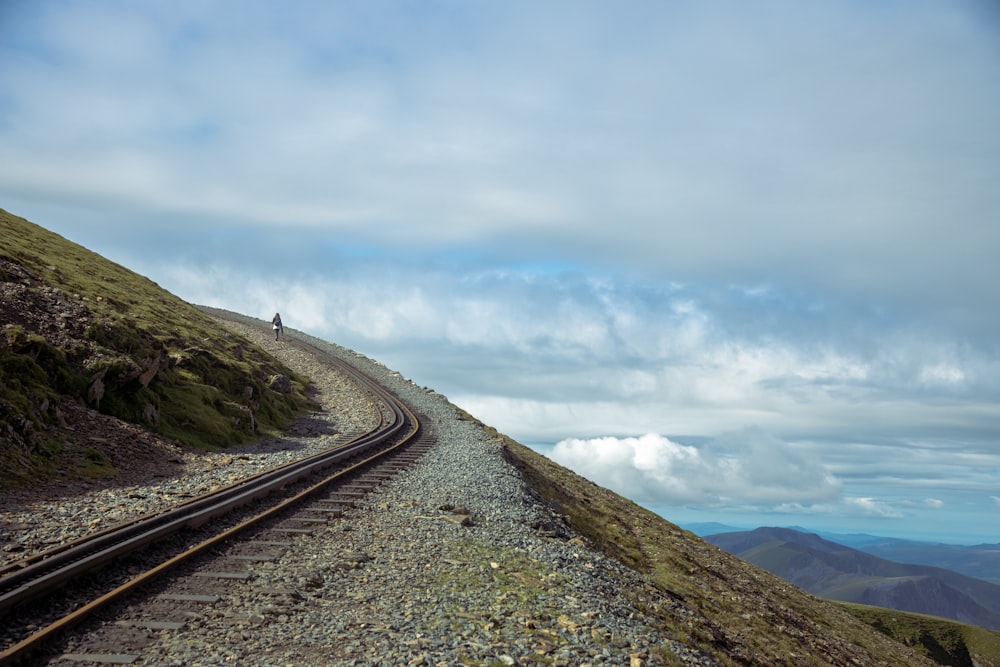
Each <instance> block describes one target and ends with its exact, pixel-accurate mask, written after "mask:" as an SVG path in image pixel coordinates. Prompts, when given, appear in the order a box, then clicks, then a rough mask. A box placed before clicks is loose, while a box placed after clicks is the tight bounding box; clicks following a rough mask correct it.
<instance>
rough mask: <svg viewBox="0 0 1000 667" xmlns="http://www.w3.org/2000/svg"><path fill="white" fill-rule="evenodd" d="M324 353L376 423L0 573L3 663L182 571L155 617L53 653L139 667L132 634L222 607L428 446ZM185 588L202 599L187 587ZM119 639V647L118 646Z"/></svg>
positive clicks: (366, 381)
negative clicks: (229, 587)
mask: <svg viewBox="0 0 1000 667" xmlns="http://www.w3.org/2000/svg"><path fill="white" fill-rule="evenodd" d="M289 342H290V344H295V345H299V346H302V347H311V346H309V345H308V344H306V343H304V342H302V341H289ZM314 352H315V353H316V354H322V353H321V352H319V351H317V350H314ZM326 358H327V359H328V360H329V362H330V363H333V364H336V365H337V366H339V367H340V370H342V371H343V372H344V373H346V374H348V375H349V376H350V377H352V378H353V379H354V381H355V382H356V383H357V385H358V387H359V390H360V391H362V392H365V393H366V394H368V395H369V397H370V400H371V401H372V403H373V405H376V406H378V407H377V410H378V412H379V414H381V418H380V420H379V424H378V425H377V426H376V427H375V428H373V429H372V430H371V431H369V432H368V433H364V434H360V435H358V436H356V437H354V438H353V439H351V440H350V441H349V442H347V443H346V444H343V445H340V446H338V447H336V448H334V449H331V450H328V451H325V452H322V453H320V454H316V455H314V456H311V457H308V458H304V459H301V460H298V461H295V462H293V463H290V464H287V465H285V466H281V467H279V468H275V469H273V470H270V471H267V472H264V473H260V474H258V475H255V476H254V477H251V478H249V479H246V480H243V481H241V482H238V483H236V484H233V485H231V486H228V487H226V488H224V489H221V490H219V491H216V492H213V493H211V494H206V495H204V496H200V497H198V498H194V499H192V500H189V501H187V502H185V503H183V504H181V505H177V506H175V507H173V508H171V509H169V510H167V511H165V512H162V513H160V514H156V515H154V516H148V517H144V518H141V519H138V520H135V521H131V522H128V523H125V524H122V525H119V526H116V527H113V528H110V529H107V530H105V531H102V532H100V533H97V534H94V535H89V536H87V537H85V538H83V539H79V540H76V541H74V542H72V543H69V544H66V545H61V546H59V547H57V548H54V549H50V550H48V551H46V552H43V553H39V554H35V555H33V556H30V557H28V558H25V559H22V560H21V561H18V562H17V563H14V564H11V565H8V566H5V567H4V568H2V569H0V622H2V623H3V624H5V625H7V626H8V627H12V626H14V625H16V624H18V623H22V624H23V630H22V631H21V632H20V633H19V634H18V635H17V639H15V640H13V641H10V642H8V643H7V645H3V646H0V665H7V664H22V663H25V662H28V661H38V660H48V659H51V658H52V657H53V656H52V655H51V651H52V647H53V646H54V645H58V644H59V643H60V642H61V641H62V640H63V638H65V637H66V636H67V634H68V633H69V632H70V631H71V629H72V628H74V627H75V626H78V625H79V624H81V623H83V622H85V621H86V620H87V619H88V618H91V617H93V616H94V615H95V614H97V613H98V612H99V611H100V610H102V609H107V608H109V607H110V606H112V605H120V604H122V601H123V600H125V599H128V598H132V599H135V598H137V596H138V598H139V599H142V596H143V595H148V594H149V592H150V591H151V590H153V589H155V588H156V587H157V586H160V587H161V588H162V582H163V581H165V580H166V578H167V577H168V575H170V576H173V574H174V573H177V572H179V571H184V570H188V572H187V574H186V575H185V576H184V577H183V579H184V580H185V581H188V583H187V584H181V585H180V589H179V590H180V591H181V592H176V593H164V592H162V591H161V592H159V593H157V594H156V596H155V600H156V605H159V606H161V607H163V609H161V610H160V612H150V613H148V614H144V613H140V614H139V615H140V616H144V615H145V616H148V617H147V618H144V619H140V621H141V622H140V624H139V627H140V630H139V631H138V632H135V631H132V630H125V629H123V630H122V631H121V632H116V633H114V636H115V640H114V641H111V642H107V641H105V642H103V643H98V645H97V646H98V650H97V651H95V652H89V653H82V654H81V653H71V654H67V655H60V656H55V657H59V658H60V662H59V664H63V665H65V664H71V663H73V662H77V663H79V664H97V663H103V664H109V663H111V664H128V663H130V662H132V661H135V660H137V659H138V658H139V655H140V654H138V653H135V652H129V651H134V650H135V646H137V645H138V643H141V642H137V641H136V639H137V638H138V637H142V636H147V635H148V633H149V632H151V631H157V630H161V629H176V628H177V627H179V626H178V625H177V624H178V623H181V624H183V622H184V619H185V618H187V617H189V616H190V615H191V614H196V613H197V611H196V609H192V606H193V607H197V606H199V605H204V604H208V603H211V602H216V601H217V599H218V596H217V595H216V594H214V593H212V592H210V591H212V590H214V589H215V588H217V587H218V585H219V584H220V582H222V583H225V584H232V583H233V582H245V581H249V580H251V579H252V576H253V575H252V571H251V570H250V569H249V568H247V567H246V565H247V564H252V563H254V562H258V561H260V560H267V559H272V558H275V557H277V555H278V554H280V552H281V551H282V550H284V549H288V548H293V547H294V542H295V540H296V539H302V538H304V537H307V536H309V535H312V534H313V532H314V529H315V527H316V526H317V525H321V524H324V523H327V522H329V521H330V520H333V519H336V518H337V517H339V516H341V515H342V514H343V512H344V511H345V510H346V509H347V508H349V507H351V506H352V505H353V503H354V502H356V500H357V499H358V498H360V497H361V496H362V495H363V494H365V493H367V492H369V491H371V490H372V489H374V488H375V487H376V486H377V485H378V484H379V483H380V482H381V481H384V480H385V479H388V478H390V477H391V476H392V475H394V474H395V473H397V472H399V471H400V470H402V469H405V468H406V467H407V466H408V465H410V464H411V463H412V462H414V461H415V460H417V459H418V458H419V456H420V454H422V453H423V452H424V451H426V449H427V448H429V447H430V445H431V443H432V436H431V434H429V433H427V432H426V428H425V427H422V426H421V421H420V419H419V418H418V417H417V415H415V414H414V413H413V412H412V411H410V410H409V408H407V407H406V406H405V405H404V404H403V403H402V402H401V401H399V400H398V399H397V398H396V397H395V396H394V395H393V394H392V393H391V392H389V391H387V390H386V389H384V388H383V387H381V386H380V385H378V384H377V383H375V382H374V381H373V380H371V379H370V378H368V377H367V376H365V375H364V374H362V373H361V372H359V371H358V370H356V369H355V368H353V367H352V366H350V365H348V364H346V363H345V362H342V361H340V360H337V359H335V358H331V357H328V356H327V357H326ZM220 553H224V554H227V555H226V564H225V566H224V568H223V569H222V570H220V569H219V568H218V567H217V566H215V565H212V562H213V561H214V560H216V558H215V557H217V556H218V555H219V554H220ZM210 556H212V557H211V558H210ZM123 562H125V564H124V565H123ZM234 563H236V564H239V563H243V564H244V567H243V568H239V567H234V565H233V564H234ZM123 572H125V574H123ZM190 581H194V582H196V583H194V584H191V583H190ZM174 587H175V588H176V585H175V586H174ZM188 588H189V589H191V590H196V591H199V592H184V590H185V589H188ZM78 589H83V590H87V591H88V593H87V594H86V595H87V596H89V599H88V600H86V601H84V602H74V600H78V599H79V597H80V593H79V591H78ZM206 591H208V592H206ZM164 603H166V604H165V606H164ZM156 605H154V606H156ZM157 616H162V618H157ZM25 618H27V619H30V620H28V621H27V622H25V621H24V620H23V619H25ZM144 633H145V634H144ZM116 642H117V643H118V644H121V646H114V645H113V644H115V643H116Z"/></svg>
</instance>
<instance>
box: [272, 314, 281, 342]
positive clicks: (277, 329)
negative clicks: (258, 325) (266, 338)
mask: <svg viewBox="0 0 1000 667" xmlns="http://www.w3.org/2000/svg"><path fill="white" fill-rule="evenodd" d="M271 328H272V329H274V340H278V334H280V333H282V332H283V331H284V328H283V327H282V326H281V313H275V314H274V318H273V319H272V320H271Z"/></svg>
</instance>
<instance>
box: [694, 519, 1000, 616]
mask: <svg viewBox="0 0 1000 667" xmlns="http://www.w3.org/2000/svg"><path fill="white" fill-rule="evenodd" d="M706 539H707V540H708V541H709V542H711V543H712V544H715V545H716V546H718V547H721V548H723V549H725V550H726V551H728V552H729V553H732V554H734V555H737V556H739V557H740V558H743V559H745V560H747V561H749V562H751V563H754V564H755V565H758V566H760V567H763V568H764V569H766V570H768V571H769V572H773V573H774V574H777V575H778V576H780V577H782V578H783V579H786V580H787V581H790V582H791V583H793V584H795V585H796V586H800V587H802V588H804V589H805V590H807V591H809V592H811V593H814V594H816V595H819V596H821V597H824V598H828V599H831V600H841V601H844V602H858V603H862V604H870V605H877V606H881V607H890V608H892V609H899V610H902V611H912V612H918V613H924V614H932V615H935V616H943V617H945V618H951V619H955V620H958V621H962V622H964V623H972V624H975V625H979V626H982V627H984V628H990V629H1000V586H997V585H996V584H992V583H990V582H987V581H983V580H981V579H975V578H972V577H968V576H965V575H963V574H959V573H957V572H952V571H950V570H945V569H942V568H936V567H930V566H926V565H907V564H901V563H896V562H893V561H889V560H885V559H883V558H878V557H877V556H872V555H870V554H866V553H864V552H862V551H858V550H856V549H851V548H850V547H846V546H843V545H841V544H837V543H835V542H830V541H829V540H825V539H823V538H821V537H819V536H818V535H814V534H809V533H802V532H799V531H796V530H791V529H788V528H758V529H757V530H753V531H746V532H735V533H722V534H719V535H712V536H709V537H708V538H706Z"/></svg>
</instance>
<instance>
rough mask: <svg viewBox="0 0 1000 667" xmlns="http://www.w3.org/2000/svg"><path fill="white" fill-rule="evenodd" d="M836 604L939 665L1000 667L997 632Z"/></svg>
mask: <svg viewBox="0 0 1000 667" xmlns="http://www.w3.org/2000/svg"><path fill="white" fill-rule="evenodd" d="M837 604H838V605H840V606H841V607H843V608H844V609H846V610H847V611H848V612H849V613H851V614H852V615H853V616H855V617H856V618H858V619H860V620H862V621H864V622H865V623H867V624H868V625H871V626H872V627H873V628H875V629H876V630H878V631H879V632H882V633H884V634H885V635H887V636H889V637H892V638H893V639H895V640H897V641H899V642H901V643H903V644H905V645H907V646H910V647H913V648H914V649H915V650H916V651H919V652H920V653H922V654H924V655H926V656H928V657H929V658H931V659H933V660H935V661H936V662H938V663H939V664H942V665H952V666H954V667H972V665H973V664H978V665H980V667H1000V632H995V631H993V630H986V629H984V628H980V627H978V626H975V625H967V624H965V623H959V622H958V621H953V620H950V619H946V618H939V617H936V616H927V615H925V614H914V613H910V612H905V611H897V610H895V609H886V608H884V607H872V606H869V605H862V604H855V603H851V602H838V603H837ZM973 661H974V662H973Z"/></svg>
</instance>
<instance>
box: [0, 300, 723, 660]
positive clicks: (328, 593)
mask: <svg viewBox="0 0 1000 667" xmlns="http://www.w3.org/2000/svg"><path fill="white" fill-rule="evenodd" d="M213 314H215V315H217V316H218V315H221V314H222V313H220V312H214V313H213ZM227 317H231V318H235V321H228V320H227V321H224V322H223V324H224V325H225V326H227V327H229V328H230V329H232V330H233V331H235V332H237V333H239V334H241V335H244V336H246V337H247V338H250V339H251V340H252V341H253V342H255V343H257V344H259V345H261V346H262V347H264V348H265V349H267V350H268V351H269V352H271V353H273V354H274V355H275V356H277V357H278V358H279V359H280V360H281V361H283V362H284V363H285V364H287V365H288V366H289V367H290V368H292V369H293V370H295V371H297V372H299V373H301V374H303V375H305V376H307V377H309V378H311V379H312V380H313V381H314V383H315V384H316V386H317V389H318V390H319V392H318V394H317V396H316V399H317V401H318V402H319V403H320V404H321V406H322V410H321V411H320V412H317V413H314V414H311V415H307V416H305V417H304V418H303V419H301V420H299V422H297V424H296V426H295V427H294V428H292V429H291V430H290V432H289V433H287V434H286V435H285V436H284V437H282V438H277V439H266V440H263V441H261V442H259V443H255V444H254V445H252V446H246V447H240V448H233V449H230V450H227V451H226V452H224V453H214V454H192V453H184V452H180V451H179V450H178V451H177V452H176V453H175V454H174V462H173V463H171V464H170V465H172V466H174V467H175V468H176V470H172V472H171V473H170V474H166V473H164V472H162V471H159V472H153V471H152V469H150V471H149V472H147V473H146V474H145V475H142V474H139V473H133V474H132V475H133V476H132V477H128V476H126V478H125V479H126V481H127V482H128V483H127V484H123V483H122V482H121V481H119V482H118V485H112V484H110V483H104V484H101V483H95V484H94V486H93V488H89V489H88V488H82V489H81V488H74V489H72V493H69V494H66V493H63V494H62V495H60V493H59V492H58V491H57V492H56V493H55V494H54V495H53V494H51V493H49V494H47V495H45V494H39V493H38V492H36V495H34V496H21V497H20V498H9V499H5V502H4V504H3V505H2V506H0V526H7V527H14V528H13V529H9V530H7V531H5V542H4V545H3V551H4V555H5V556H6V557H7V559H8V560H9V559H11V558H14V557H16V556H18V555H21V554H23V553H24V552H26V551H32V550H35V549H37V548H40V546H43V545H44V544H46V543H49V542H57V541H59V540H62V539H65V538H66V537H67V536H69V535H73V534H76V533H79V534H82V533H85V532H88V531H89V530H92V529H93V528H95V527H104V526H106V525H110V524H111V523H114V522H117V521H120V520H122V519H124V518H127V517H128V516H131V515H136V514H145V513H147V512H150V511H153V510H154V509H156V508H157V507H158V506H161V505H167V504H170V503H172V502H174V501H175V500H177V498H178V497H179V496H180V497H185V496H186V495H196V494H198V493H202V492H204V491H205V490H207V489H209V488H212V487H213V486H218V485H221V484H224V483H226V482H227V481H229V480H230V479H234V478H237V477H241V476H245V475H247V474H250V473H252V472H255V471H257V470H259V469H263V468H266V467H270V466H273V465H277V464H279V463H281V462H284V461H286V460H288V459H289V458H292V457H298V456H302V455H306V454H309V453H312V452H314V451H316V450H318V449H322V448H326V447H328V446H329V445H330V441H331V439H335V438H337V437H343V436H341V435H338V434H346V433H350V432H356V431H360V430H363V429H365V428H367V425H369V424H370V422H371V419H372V412H371V409H370V407H369V406H368V405H366V404H365V402H364V401H361V400H359V397H358V395H357V392H356V391H355V389H354V387H353V385H352V384H351V383H350V381H349V380H347V379H346V378H344V377H343V376H342V375H341V374H339V373H337V372H335V371H333V370H331V368H330V367H329V366H328V365H327V364H326V363H325V361H324V355H334V356H337V357H340V358H343V359H346V360H348V361H349V362H351V363H352V364H354V365H355V366H357V367H359V368H360V369H361V370H363V371H364V372H366V373H368V374H369V375H370V376H372V377H374V378H375V379H376V380H378V381H379V382H381V383H382V384H383V385H385V386H386V387H388V388H389V389H391V390H393V391H394V392H395V393H396V394H397V395H398V396H399V397H400V398H402V399H403V400H404V401H405V402H407V403H408V404H409V405H410V406H411V407H412V408H413V409H414V410H415V411H416V412H418V413H420V414H422V415H424V416H425V417H426V418H427V420H428V421H429V425H430V427H431V429H432V430H433V432H434V433H435V434H436V436H437V444H436V445H435V447H434V449H433V450H432V451H431V452H430V453H429V454H427V455H426V456H425V457H424V458H423V459H422V461H421V462H420V463H418V464H417V465H416V466H415V467H413V468H411V469H410V470H408V471H406V472H404V473H403V474H401V475H398V476H396V477H395V478H393V479H392V480H391V481H389V482H387V483H385V484H383V485H382V486H380V487H379V488H378V489H377V490H376V491H375V492H374V493H372V494H369V495H368V496H367V497H366V499H365V500H364V501H363V504H361V505H359V506H358V507H357V508H355V509H353V510H349V511H348V512H347V514H346V516H345V517H344V518H343V519H340V520H336V521H333V522H331V523H330V524H329V525H328V526H326V527H324V528H321V529H320V530H319V531H318V532H317V533H316V534H315V535H314V536H312V537H309V538H304V539H299V540H297V541H296V546H295V548H294V549H289V550H288V551H287V552H286V553H285V554H284V555H283V556H282V557H281V558H280V559H278V560H276V561H273V562H267V563H262V564H260V565H259V566H258V567H257V570H256V572H255V575H254V578H253V580H252V582H251V583H241V584H234V585H232V586H231V587H230V588H229V589H228V591H227V593H226V594H225V595H224V596H223V599H222V600H221V601H220V602H218V603H216V604H215V605H212V606H210V607H207V608H206V609H205V610H204V612H203V613H202V614H201V615H199V616H197V617H195V618H191V619H190V620H189V621H188V622H187V623H186V625H185V627H184V628H183V629H182V630H176V631H175V630H164V631H159V632H157V633H155V635H154V636H153V637H152V638H151V642H150V644H149V645H148V646H147V647H146V648H145V649H144V650H143V652H142V657H141V659H140V660H139V661H138V662H136V663H134V664H144V665H223V664H239V665H275V666H277V665H306V664H308V665H358V666H361V665H366V666H367V665H466V664H467V665H517V664H520V665H530V664H547V665H632V666H637V665H657V664H689V665H708V664H715V663H714V662H713V661H712V660H711V659H709V658H707V657H705V656H703V655H699V654H698V653H697V652H696V651H693V650H689V649H687V648H685V647H683V646H682V645H680V644H678V643H676V642H674V641H672V640H671V639H670V638H669V637H665V636H663V634H662V631H655V630H653V629H652V628H651V627H650V626H649V623H648V622H647V619H646V617H645V615H644V614H643V613H642V612H641V610H639V609H637V608H635V607H634V606H633V605H632V603H631V602H630V601H629V600H630V599H635V597H634V596H633V595H631V594H629V593H630V591H637V590H640V589H641V588H642V586H643V580H642V579H641V577H639V576H638V575H637V574H636V573H635V572H633V571H631V570H628V569H626V568H624V567H623V566H621V565H620V564H618V563H617V562H615V561H612V560H610V559H607V558H606V557H604V556H602V555H600V554H598V553H596V552H594V551H592V550H590V549H588V548H587V547H586V545H585V544H584V543H583V541H582V540H581V539H579V538H575V537H573V535H572V533H571V532H570V531H568V530H567V529H566V528H565V526H564V525H562V524H561V523H560V520H559V518H558V516H556V515H554V514H553V513H552V512H551V510H550V509H549V508H547V507H546V506H544V505H543V504H542V503H540V502H539V501H538V500H537V499H536V498H535V497H534V496H533V494H532V493H531V492H529V491H527V490H526V489H525V488H524V486H523V483H522V481H521V478H520V477H519V475H518V473H517V472H516V471H515V470H514V469H513V468H512V467H511V466H510V465H509V464H508V463H507V462H506V461H505V460H504V458H503V456H502V447H501V442H500V440H499V439H498V438H497V436H496V434H495V433H492V432H489V431H487V430H486V429H485V428H484V427H483V426H482V425H481V424H479V423H478V422H475V421H472V420H470V419H469V418H468V417H467V415H465V414H464V413H463V412H462V411H460V410H458V409H457V408H456V407H455V406H453V405H452V404H450V403H449V402H448V401H447V399H446V398H445V397H443V396H441V395H439V394H437V393H435V392H433V391H430V390H428V389H424V388H421V387H418V386H416V385H414V384H413V383H412V382H410V381H409V380H406V379H405V378H403V377H401V376H400V375H399V374H398V373H396V372H393V371H390V370H389V369H387V368H385V367H384V366H383V365H381V364H379V363H377V362H374V361H371V360H369V359H366V358H363V357H360V356H359V355H357V354H355V353H353V352H351V351H349V350H346V349H344V348H341V347H339V346H336V345H333V344H330V343H327V342H324V341H320V340H318V339H314V338H310V337H308V336H305V335H303V334H300V333H297V332H294V331H290V330H286V333H287V335H288V336H289V338H292V339H299V340H302V341H305V342H308V343H310V344H311V345H313V346H315V347H316V348H318V349H319V350H320V351H321V352H320V354H318V355H316V354H310V353H307V352H305V351H303V350H301V349H298V348H297V347H296V346H295V345H294V344H293V342H292V341H291V340H288V339H286V340H282V341H277V342H276V341H275V340H274V338H273V336H272V335H271V332H270V331H269V329H268V328H267V325H266V324H265V323H262V322H260V321H256V320H251V319H248V318H242V317H240V316H234V315H232V314H227ZM331 431H332V432H333V433H334V434H333V435H331ZM163 475H166V476H163ZM63 492H65V489H63ZM445 505H453V506H460V507H464V508H467V509H468V511H469V512H471V517H472V524H471V525H469V526H460V525H457V524H455V523H453V522H450V521H445V520H442V518H441V517H442V515H444V514H446V512H444V511H442V510H441V509H440V508H441V507H442V506H445ZM556 534H558V535H559V536H558V537H556V536H554V535H556ZM276 590H277V591H293V593H292V594H286V595H276V594H275V593H274V591H276ZM122 613H123V614H125V615H126V616H127V615H128V610H127V609H126V610H124V611H123V612H122ZM115 620H116V619H108V620H107V621H106V622H105V623H104V624H103V625H96V626H94V627H91V628H90V629H89V631H88V632H90V633H92V635H93V637H99V636H101V635H106V634H108V633H114V632H116V631H118V632H120V629H117V630H116V628H117V627H118V626H117V625H116V624H115ZM87 642H88V638H87V637H84V638H83V639H81V640H80V641H76V642H74V643H71V644H69V645H67V646H66V647H65V648H64V650H65V651H66V652H68V653H73V652H77V651H80V652H85V651H86V649H87ZM52 664H70V663H67V662H66V661H54V662H53V663H52Z"/></svg>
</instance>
